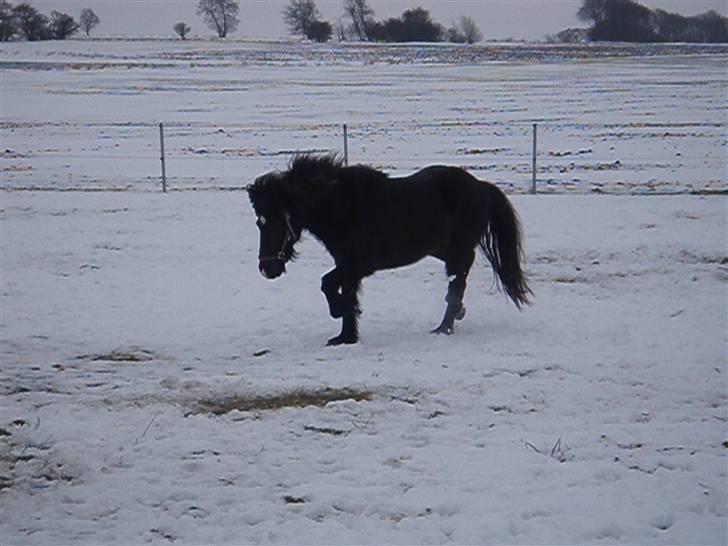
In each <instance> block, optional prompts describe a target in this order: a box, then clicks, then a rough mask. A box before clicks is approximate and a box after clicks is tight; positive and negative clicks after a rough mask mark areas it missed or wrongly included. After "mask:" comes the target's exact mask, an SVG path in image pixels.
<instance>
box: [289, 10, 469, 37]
mask: <svg viewBox="0 0 728 546" xmlns="http://www.w3.org/2000/svg"><path fill="white" fill-rule="evenodd" d="M343 7H344V15H343V17H342V18H340V19H339V21H338V22H337V23H336V25H335V26H332V25H331V23H329V22H328V21H321V18H320V17H321V16H320V13H319V11H318V8H317V7H316V2H315V1H314V0H291V1H290V3H289V4H288V5H287V6H286V7H285V8H284V9H283V20H284V21H285V23H286V25H287V26H288V30H289V32H290V33H291V34H293V35H300V36H302V37H304V38H308V39H310V40H316V41H321V42H323V41H327V40H329V39H330V38H331V37H332V34H333V33H334V31H335V33H336V38H337V39H338V40H340V41H346V40H360V41H377V42H441V41H450V42H457V43H471V44H472V43H475V42H479V41H481V40H482V39H483V34H482V33H481V32H480V29H479V28H478V25H476V24H475V21H474V20H473V19H472V18H471V17H469V16H465V15H463V16H461V17H459V18H458V20H457V21H456V22H454V23H453V24H452V26H450V27H449V28H446V27H445V26H443V25H441V24H440V23H437V22H435V21H433V20H432V18H431V16H430V12H429V11H428V10H426V9H424V8H421V7H416V8H412V9H408V10H405V11H404V13H402V15H401V16H400V17H390V18H389V19H385V20H382V21H377V20H376V19H375V18H374V10H373V9H372V8H371V6H369V4H368V3H367V0H344V2H343Z"/></svg>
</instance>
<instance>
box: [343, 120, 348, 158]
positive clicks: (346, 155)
mask: <svg viewBox="0 0 728 546" xmlns="http://www.w3.org/2000/svg"><path fill="white" fill-rule="evenodd" d="M344 166H345V167H348V166H349V135H348V133H347V130H346V123H344Z"/></svg>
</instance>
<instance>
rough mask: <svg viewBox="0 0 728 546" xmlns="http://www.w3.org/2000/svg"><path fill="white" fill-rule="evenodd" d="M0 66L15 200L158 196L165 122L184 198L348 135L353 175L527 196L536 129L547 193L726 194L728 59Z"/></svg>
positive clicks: (253, 58)
mask: <svg viewBox="0 0 728 546" xmlns="http://www.w3.org/2000/svg"><path fill="white" fill-rule="evenodd" d="M706 52H707V53H706ZM666 53H681V54H680V55H666ZM606 55H611V56H608V57H607V56H606ZM624 55H631V56H627V57H625V56H624ZM0 59H1V61H0V67H2V80H3V81H2V110H3V111H2V122H0V137H2V150H0V153H2V161H3V166H2V169H3V172H2V174H3V180H2V185H3V187H6V188H29V187H31V188H69V187H71V188H117V189H118V188H129V187H131V188H134V189H153V188H157V187H158V185H159V178H160V170H161V169H160V164H159V135H158V124H159V122H164V123H165V126H166V149H167V156H168V157H167V173H168V177H169V183H170V186H171V187H176V188H184V187H193V186H194V187H198V188H199V187H206V188H209V187H220V186H225V187H240V186H241V185H244V184H245V183H247V182H248V181H249V180H250V179H251V178H252V177H254V176H256V175H257V174H259V173H260V172H262V171H266V170H269V169H272V168H276V167H280V166H281V163H282V162H285V158H286V157H287V154H289V153H290V151H292V150H297V149H304V150H329V149H333V150H342V149H343V144H342V129H341V124H343V123H347V124H348V127H349V135H350V137H351V138H350V143H349V152H350V157H351V159H352V161H356V162H363V163H369V164H374V165H376V166H378V167H382V168H385V169H387V170H389V171H393V172H402V173H404V172H409V171H411V170H413V169H414V168H419V167H421V166H422V165H423V164H427V163H449V164H456V165H462V166H464V167H467V168H469V169H471V170H474V171H478V172H479V174H480V175H481V176H482V177H484V178H488V179H489V180H491V181H493V182H496V183H498V184H501V185H502V186H503V187H506V188H511V189H513V190H518V191H522V190H524V189H525V188H527V187H528V186H529V185H530V179H531V149H532V138H531V133H532V123H534V122H537V123H539V132H540V137H539V164H540V169H539V176H538V178H539V186H540V187H541V188H542V189H543V190H544V191H578V192H589V191H604V192H650V193H655V192H686V191H687V192H690V191H704V190H709V191H716V190H725V189H726V179H725V174H726V167H725V164H726V86H727V85H728V76H727V75H726V71H725V66H726V63H728V47H716V46H709V47H697V46H682V47H675V46H659V47H655V46H649V47H645V46H640V47H626V46H621V47H620V46H595V47H585V46H580V47H575V46H545V45H540V46H525V45H524V46H501V47H495V46H492V47H491V46H489V47H484V48H462V47H461V48H453V47H450V46H437V47H432V46H429V47H428V46H420V47H399V46H398V47H383V46H377V45H375V46H362V45H357V46H345V47H336V46H311V45H300V44H298V45H290V44H256V43H251V44H245V43H233V44H219V43H210V42H190V43H182V42H173V41H172V42H154V41H151V42H146V41H140V42H123V41H116V42H83V41H79V42H66V43H58V42H49V43H41V44H37V45H36V44H28V43H10V44H2V45H0ZM484 61H486V62H484Z"/></svg>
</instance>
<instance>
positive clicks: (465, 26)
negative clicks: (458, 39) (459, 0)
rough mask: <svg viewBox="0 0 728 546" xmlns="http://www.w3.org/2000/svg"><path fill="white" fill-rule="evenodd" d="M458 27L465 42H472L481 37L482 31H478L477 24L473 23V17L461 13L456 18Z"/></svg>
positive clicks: (477, 40)
mask: <svg viewBox="0 0 728 546" xmlns="http://www.w3.org/2000/svg"><path fill="white" fill-rule="evenodd" d="M457 26H458V29H459V30H460V32H461V33H462V35H463V38H465V43H468V44H474V43H475V42H480V41H481V40H482V39H483V33H482V32H480V29H479V28H478V25H477V24H475V21H473V18H472V17H470V16H468V15H461V16H460V18H459V19H458V24H457Z"/></svg>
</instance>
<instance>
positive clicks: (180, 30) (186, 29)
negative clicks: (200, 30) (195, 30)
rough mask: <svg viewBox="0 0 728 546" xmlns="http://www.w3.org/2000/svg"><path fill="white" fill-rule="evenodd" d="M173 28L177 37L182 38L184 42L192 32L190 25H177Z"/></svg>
mask: <svg viewBox="0 0 728 546" xmlns="http://www.w3.org/2000/svg"><path fill="white" fill-rule="evenodd" d="M172 28H173V29H174V31H175V32H176V33H177V35H178V36H179V37H180V38H182V39H183V40H185V39H186V38H187V35H188V34H189V33H190V30H192V29H191V28H190V25H188V24H187V23H177V24H176V25H174V27H172Z"/></svg>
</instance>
